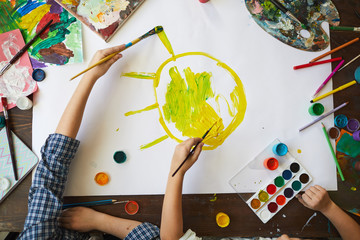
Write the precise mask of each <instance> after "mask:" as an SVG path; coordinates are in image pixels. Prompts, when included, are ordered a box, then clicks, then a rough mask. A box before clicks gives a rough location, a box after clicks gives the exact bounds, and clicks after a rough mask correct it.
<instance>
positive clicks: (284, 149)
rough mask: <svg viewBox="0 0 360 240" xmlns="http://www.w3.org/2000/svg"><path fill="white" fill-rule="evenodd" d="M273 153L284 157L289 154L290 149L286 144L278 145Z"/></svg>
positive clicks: (274, 147)
mask: <svg viewBox="0 0 360 240" xmlns="http://www.w3.org/2000/svg"><path fill="white" fill-rule="evenodd" d="M272 150H273V153H274V154H276V155H278V156H284V155H285V154H286V153H287V152H288V147H287V146H286V145H285V144H284V143H278V144H276V145H274V146H273V148H272Z"/></svg>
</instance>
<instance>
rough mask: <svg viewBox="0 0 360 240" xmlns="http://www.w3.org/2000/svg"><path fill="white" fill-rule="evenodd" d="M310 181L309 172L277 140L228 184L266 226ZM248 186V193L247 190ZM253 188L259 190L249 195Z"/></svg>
mask: <svg viewBox="0 0 360 240" xmlns="http://www.w3.org/2000/svg"><path fill="white" fill-rule="evenodd" d="M311 181H312V177H311V175H310V174H309V172H308V171H306V169H305V168H304V167H303V166H302V165H301V164H300V162H299V161H298V160H296V159H295V158H294V157H293V156H292V155H291V154H290V153H289V152H288V149H287V146H286V145H285V144H283V143H281V142H280V141H279V140H278V139H276V140H275V141H273V142H272V143H271V144H270V145H269V146H268V147H267V148H265V150H264V151H263V152H261V153H260V154H259V155H258V156H257V157H255V158H254V159H253V160H252V161H251V162H249V163H248V164H247V165H246V166H245V167H244V168H243V169H242V170H240V172H239V173H238V174H236V175H235V176H234V177H233V178H232V179H231V180H230V181H229V183H230V185H231V186H232V187H233V188H234V190H235V191H236V192H237V193H238V194H239V195H240V197H241V198H242V199H243V200H244V201H245V202H246V204H247V205H248V206H249V207H250V209H252V210H253V212H254V213H255V214H256V215H257V216H258V217H259V218H260V220H261V221H262V222H263V223H267V222H268V221H269V220H270V219H271V218H272V217H273V216H275V215H276V214H277V213H278V212H279V211H280V210H281V209H282V208H283V207H285V206H286V204H287V203H288V202H289V201H290V200H291V199H293V198H294V197H295V196H296V195H297V194H298V193H299V192H300V191H302V190H303V189H304V188H305V187H306V186H307V185H308V184H309V183H310V182H311ZM245 185H247V186H248V189H249V191H246V189H245V190H244V186H245ZM250 188H251V189H252V191H251V190H250ZM253 189H258V190H257V191H256V192H255V193H254V194H249V192H254V191H253ZM246 192H247V193H246Z"/></svg>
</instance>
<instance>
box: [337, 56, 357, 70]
mask: <svg viewBox="0 0 360 240" xmlns="http://www.w3.org/2000/svg"><path fill="white" fill-rule="evenodd" d="M359 57H360V54H359V55H357V56H356V57H354V58H353V59H351V60H350V61H349V62H348V63H347V64H345V65H344V66H342V68H340V69H339V72H340V71H341V70H343V69H344V68H346V67H347V66H349V65H350V64H351V63H353V62H355V61H356V59H358V58H359Z"/></svg>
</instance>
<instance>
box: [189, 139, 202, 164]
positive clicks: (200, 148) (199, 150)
mask: <svg viewBox="0 0 360 240" xmlns="http://www.w3.org/2000/svg"><path fill="white" fill-rule="evenodd" d="M203 146H204V143H202V142H201V143H199V145H198V146H197V147H196V149H195V152H194V154H193V155H192V156H191V159H192V160H193V161H196V160H197V159H198V158H199V155H200V153H201V151H202V147H203Z"/></svg>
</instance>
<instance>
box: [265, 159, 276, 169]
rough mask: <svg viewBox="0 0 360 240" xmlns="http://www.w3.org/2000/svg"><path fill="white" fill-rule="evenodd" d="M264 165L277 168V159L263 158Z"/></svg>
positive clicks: (268, 167)
mask: <svg viewBox="0 0 360 240" xmlns="http://www.w3.org/2000/svg"><path fill="white" fill-rule="evenodd" d="M264 166H265V167H266V168H267V169H269V170H271V171H273V170H275V169H277V168H278V166H279V161H278V160H277V159H276V158H273V157H271V158H267V159H265V160H264Z"/></svg>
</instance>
